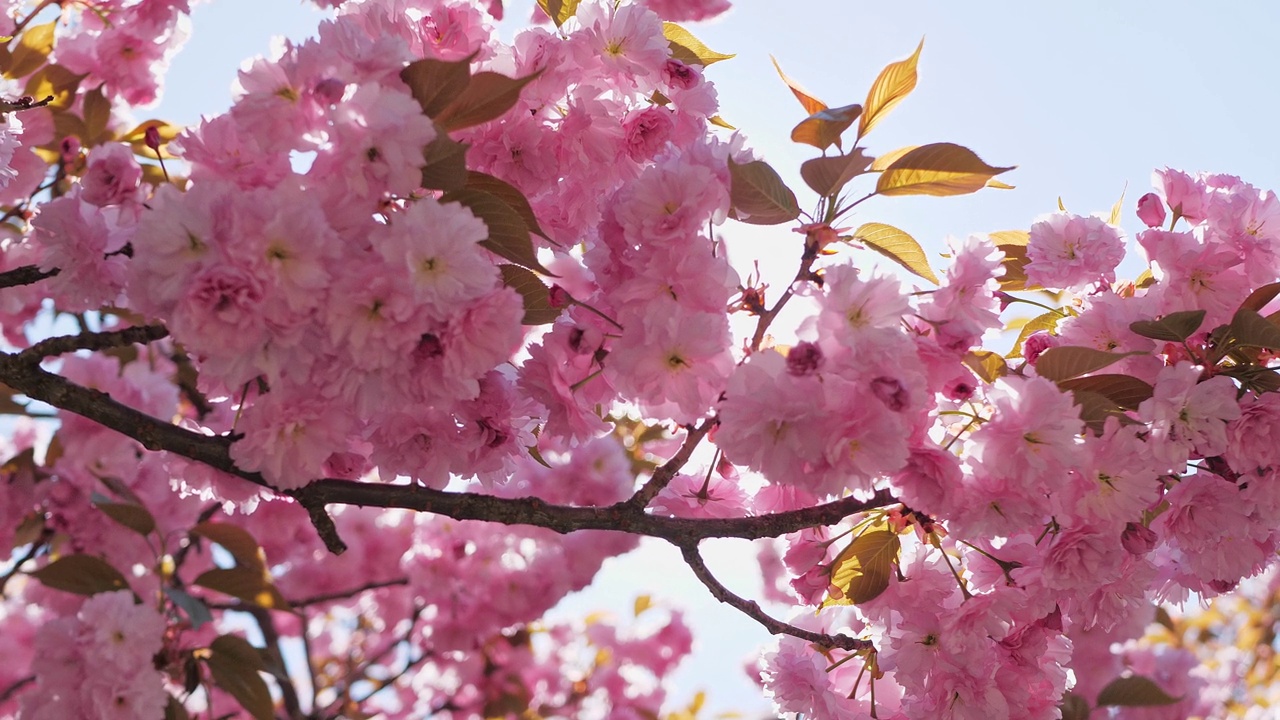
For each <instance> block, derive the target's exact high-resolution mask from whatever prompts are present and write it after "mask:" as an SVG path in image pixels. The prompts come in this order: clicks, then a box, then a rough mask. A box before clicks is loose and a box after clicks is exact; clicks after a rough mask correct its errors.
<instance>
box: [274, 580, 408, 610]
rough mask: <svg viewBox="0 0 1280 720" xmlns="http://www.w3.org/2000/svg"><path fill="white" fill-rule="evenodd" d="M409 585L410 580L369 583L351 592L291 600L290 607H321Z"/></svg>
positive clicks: (345, 591)
mask: <svg viewBox="0 0 1280 720" xmlns="http://www.w3.org/2000/svg"><path fill="white" fill-rule="evenodd" d="M408 584H409V578H395V579H393V580H380V581H377V582H369V583H365V584H364V585H361V586H360V587H354V588H351V589H350V590H338V591H335V592H331V593H324V594H321V595H313V596H311V597H309V598H303V599H301V600H290V601H289V606H290V607H295V608H304V607H308V606H311V605H319V604H320V603H324V602H330V601H332V600H348V599H350V598H353V597H355V596H356V595H359V594H360V593H362V592H368V591H369V590H380V589H382V588H388V587H400V586H402V585H408Z"/></svg>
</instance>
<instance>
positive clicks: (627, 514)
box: [0, 354, 897, 553]
mask: <svg viewBox="0 0 1280 720" xmlns="http://www.w3.org/2000/svg"><path fill="white" fill-rule="evenodd" d="M0 381H3V382H5V383H6V384H8V385H9V386H10V387H12V388H13V389H15V390H17V391H18V392H20V393H22V394H24V395H27V396H28V397H30V398H32V399H34V400H40V401H42V402H45V403H48V404H50V405H53V406H54V407H57V408H61V409H63V410H67V411H70V412H73V413H76V414H77V415H82V416H84V417H86V418H88V419H90V420H93V421H94V422H97V423H99V424H100V425H104V426H106V427H108V428H111V429H112V430H115V431H117V432H119V433H121V434H123V435H126V436H128V437H131V438H133V439H135V440H137V441H138V442H140V443H142V445H143V446H144V447H146V448H147V449H148V450H156V451H159V450H165V451H168V452H171V453H174V454H175V455H181V456H182V457H185V458H188V459H190V460H195V461H196V462H200V463H204V464H205V465H208V466H209V467H212V468H214V469H216V470H220V471H222V472H225V473H227V474H230V475H235V476H236V477H239V478H242V479H244V480H247V481H249V482H251V483H254V484H255V485H259V486H262V487H266V488H271V485H270V484H269V483H268V482H267V481H266V480H265V479H264V478H263V477H262V476H261V475H260V474H258V473H255V472H248V471H245V470H241V469H240V468H238V467H236V465H235V463H234V462H233V461H232V460H231V454H230V447H231V443H232V439H231V438H229V437H226V436H208V435H202V434H200V433H198V432H194V431H191V430H187V429H185V428H181V427H179V426H177V425H173V424H170V423H168V422H164V421H162V420H158V419H156V418H154V417H151V416H150V415H147V414H146V413H143V412H141V411H138V410H135V409H133V408H131V407H128V406H126V405H123V404H121V403H119V402H117V401H116V400H114V399H113V398H112V397H111V396H110V395H108V394H106V393H104V392H101V391H98V390H93V389H90V388H85V387H81V386H79V385H76V384H75V383H72V382H70V381H68V380H67V379H66V378H63V377H61V376H59V375H56V374H54V373H51V372H48V371H46V370H44V369H42V368H41V367H40V366H39V365H38V364H36V363H35V362H33V361H31V360H30V359H27V358H22V357H20V356H17V355H4V354H0ZM708 428H709V426H708ZM682 451H683V449H682ZM689 452H692V449H691V448H690V449H689ZM272 489H274V488H272ZM276 492H278V493H279V494H281V495H286V496H289V497H292V498H293V499H295V500H297V501H298V502H299V503H300V504H301V505H302V506H303V507H305V508H306V509H307V511H308V512H309V513H310V514H311V519H312V522H314V523H315V524H316V530H317V532H318V533H319V534H320V538H321V539H322V540H323V541H324V543H325V546H326V547H327V548H329V550H330V551H331V552H334V553H341V552H342V551H343V550H345V549H346V545H345V544H344V543H343V542H342V540H341V538H339V537H338V534H337V530H336V528H335V527H334V526H333V523H332V521H331V520H330V519H329V517H328V515H327V514H326V513H325V512H324V508H325V506H327V505H359V506H362V507H382V508H403V509H406V510H416V511H418V512H429V513H435V514H437V515H446V516H448V517H451V518H454V519H456V520H483V521H487V522H496V523H502V524H505V525H534V526H537V527H543V528H547V529H549V530H553V531H555V532H557V533H562V534H564V533H571V532H576V531H579V530H616V531H621V532H627V533H632V534H636V535H646V536H649V537H656V538H662V539H664V540H667V541H670V542H672V543H675V544H677V545H680V546H682V547H683V546H685V545H688V544H690V543H696V542H697V541H698V540H701V539H704V538H710V537H731V538H743V539H748V540H751V539H756V538H762V537H778V536H780V535H785V534H787V533H791V532H796V531H798V530H802V529H804V528H807V527H815V526H819V525H834V524H836V523H838V522H840V521H841V520H843V519H844V518H846V517H848V516H849V515H852V514H854V513H858V512H863V511H865V510H870V509H873V508H879V507H884V506H886V505H891V504H893V503H895V502H897V500H896V499H895V498H894V497H893V495H892V494H891V493H889V492H888V491H887V490H881V491H879V492H877V493H875V494H874V495H873V496H872V497H870V498H868V499H866V500H858V499H857V498H853V497H848V498H843V499H840V500H836V501H834V502H830V503H827V504H825V505H818V506H815V507H808V508H802V509H800V510H791V511H788V512H782V513H775V514H771V515H757V516H754V517H740V518H725V519H718V518H716V519H712V518H672V517H660V516H657V515H650V514H647V513H645V512H644V510H643V508H641V507H637V506H636V505H635V504H633V502H632V500H631V499H628V500H624V501H622V502H620V503H617V504H615V505H610V506H608V507H578V506H569V505H553V504H551V503H548V502H546V501H544V500H541V499H539V498H534V497H527V498H500V497H495V496H492V495H482V494H478V493H457V492H445V491H443V490H432V489H430V488H425V487H421V486H418V485H404V484H399V485H393V484H387V483H370V482H358V481H352V480H338V479H333V478H326V479H321V480H317V481H315V482H313V483H311V484H310V485H307V486H306V487H303V488H299V489H296V490H287V491H281V490H276Z"/></svg>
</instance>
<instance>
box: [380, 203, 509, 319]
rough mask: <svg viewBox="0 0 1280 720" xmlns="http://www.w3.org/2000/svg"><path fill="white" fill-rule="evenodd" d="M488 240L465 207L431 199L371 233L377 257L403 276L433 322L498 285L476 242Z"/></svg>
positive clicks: (494, 269)
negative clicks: (397, 266) (434, 318)
mask: <svg viewBox="0 0 1280 720" xmlns="http://www.w3.org/2000/svg"><path fill="white" fill-rule="evenodd" d="M487 237H489V229H488V228H487V227H485V224H484V223H483V222H482V221H481V220H479V219H478V218H477V217H476V216H475V215H473V214H472V213H471V211H470V210H468V209H467V208H466V207H465V206H463V205H461V204H460V203H447V204H443V205H442V204H440V203H438V202H436V201H435V200H432V199H430V198H424V199H422V200H418V201H416V202H413V203H411V204H410V205H409V206H408V207H407V208H405V210H404V211H403V212H401V213H397V214H395V215H393V216H392V217H391V222H390V223H389V224H388V225H385V226H381V228H380V229H379V230H377V231H375V232H374V233H373V241H374V245H375V247H377V249H378V251H379V252H380V253H381V254H382V257H383V258H385V259H386V260H387V262H388V263H392V264H394V265H401V266H402V267H403V268H404V270H403V272H406V273H407V274H408V277H409V282H410V285H411V287H412V288H413V293H414V297H415V299H416V300H417V301H418V302H419V303H420V304H421V309H422V310H426V311H427V312H428V313H429V314H430V315H431V316H433V317H437V318H439V317H447V316H448V315H450V314H452V313H453V312H454V311H455V309H456V308H459V307H463V306H465V305H466V304H467V303H469V302H473V301H475V300H477V299H479V298H480V297H481V296H482V295H484V294H486V293H488V292H490V291H492V290H493V289H494V287H495V286H496V285H497V284H498V268H497V267H495V266H494V264H493V262H492V261H490V260H489V257H488V254H487V253H486V251H485V250H484V248H482V247H480V245H479V244H478V243H479V242H480V241H481V240H484V239H485V238H487Z"/></svg>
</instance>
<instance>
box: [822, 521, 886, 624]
mask: <svg viewBox="0 0 1280 720" xmlns="http://www.w3.org/2000/svg"><path fill="white" fill-rule="evenodd" d="M899 548H901V542H900V541H899V540H898V534H897V533H895V532H893V531H892V530H868V531H866V532H864V533H862V534H861V535H859V536H858V537H857V538H855V539H854V541H853V542H851V543H849V545H848V547H846V548H845V549H844V550H842V551H840V554H839V555H837V556H836V559H835V560H834V561H833V562H832V563H831V586H830V588H828V590H827V598H826V599H825V600H823V601H822V607H829V606H831V605H857V604H860V603H865V602H869V601H871V600H874V599H875V598H877V597H879V596H880V593H883V592H884V591H885V590H886V589H888V587H889V574H890V573H891V572H892V570H893V563H895V562H897V560H898V550H899Z"/></svg>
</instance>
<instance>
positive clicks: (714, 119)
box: [707, 115, 738, 130]
mask: <svg viewBox="0 0 1280 720" xmlns="http://www.w3.org/2000/svg"><path fill="white" fill-rule="evenodd" d="M707 122H709V123H711V124H712V125H715V126H716V127H722V128H724V129H725V130H737V129H738V128H736V127H734V126H733V125H730V124H729V123H728V122H726V121H725V119H724V118H722V117H720V116H719V115H712V116H711V117H709V118H707Z"/></svg>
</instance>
